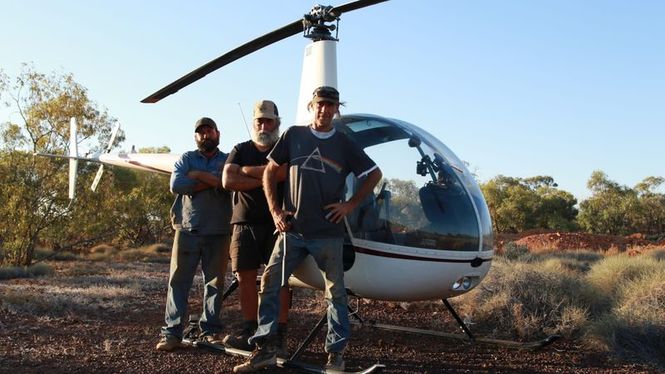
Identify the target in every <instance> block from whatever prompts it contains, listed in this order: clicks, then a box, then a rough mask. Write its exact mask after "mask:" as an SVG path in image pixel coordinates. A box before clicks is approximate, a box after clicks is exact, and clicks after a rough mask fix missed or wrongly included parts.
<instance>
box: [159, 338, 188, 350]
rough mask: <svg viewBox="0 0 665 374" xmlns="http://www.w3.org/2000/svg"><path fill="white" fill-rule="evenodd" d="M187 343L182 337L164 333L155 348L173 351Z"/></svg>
mask: <svg viewBox="0 0 665 374" xmlns="http://www.w3.org/2000/svg"><path fill="white" fill-rule="evenodd" d="M184 347H185V345H184V344H183V343H182V339H180V338H178V337H177V336H173V335H164V336H162V338H161V339H160V340H159V343H157V346H156V347H155V349H157V350H158V351H172V350H174V349H176V348H184Z"/></svg>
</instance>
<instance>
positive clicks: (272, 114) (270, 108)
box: [254, 100, 279, 119]
mask: <svg viewBox="0 0 665 374" xmlns="http://www.w3.org/2000/svg"><path fill="white" fill-rule="evenodd" d="M257 118H269V119H277V118H279V110H277V105H275V103H274V102H272V101H270V100H260V101H257V102H256V104H254V119H257Z"/></svg>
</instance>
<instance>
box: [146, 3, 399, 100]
mask: <svg viewBox="0 0 665 374" xmlns="http://www.w3.org/2000/svg"><path fill="white" fill-rule="evenodd" d="M385 1H388V0H357V1H353V2H350V3H347V4H344V5H340V6H338V7H335V8H333V10H332V12H333V13H334V14H335V15H337V16H338V17H339V16H340V15H341V14H342V13H346V12H350V11H352V10H356V9H360V8H364V7H367V6H370V5H374V4H378V3H382V2H385ZM303 27H304V26H303V22H302V19H299V20H297V21H293V22H291V23H290V24H288V25H286V26H284V27H282V28H279V29H277V30H274V31H271V32H269V33H267V34H265V35H263V36H260V37H258V38H256V39H254V40H252V41H250V42H248V43H245V44H243V45H241V46H240V47H238V48H236V49H234V50H232V51H230V52H227V53H225V54H223V55H221V56H219V57H217V58H216V59H214V60H212V61H210V62H208V63H207V64H205V65H203V66H201V67H200V68H198V69H196V70H194V71H192V72H191V73H189V74H187V75H185V76H183V77H181V78H180V79H178V80H176V81H174V82H172V83H171V84H169V85H168V86H166V87H164V88H162V89H160V90H159V91H157V92H155V93H153V94H152V95H150V96H148V97H146V98H145V99H143V100H141V102H142V103H156V102H158V101H159V100H161V99H163V98H165V97H167V96H169V95H172V94H174V93H176V92H178V91H179V90H180V89H181V88H184V87H187V86H189V85H190V84H192V83H194V82H196V81H197V80H199V79H201V78H203V77H205V76H206V75H208V74H210V73H212V72H213V71H215V70H217V69H219V68H221V67H222V66H225V65H228V64H230V63H232V62H233V61H235V60H237V59H239V58H242V57H244V56H247V55H248V54H250V53H252V52H256V51H258V50H259V49H261V48H263V47H266V46H269V45H270V44H273V43H275V42H278V41H280V40H282V39H286V38H288V37H289V36H292V35H295V34H297V33H299V32H302V31H303Z"/></svg>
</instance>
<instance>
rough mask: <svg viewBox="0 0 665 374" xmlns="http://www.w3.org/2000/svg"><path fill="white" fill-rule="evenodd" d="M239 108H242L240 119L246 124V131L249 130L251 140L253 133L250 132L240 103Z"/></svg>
mask: <svg viewBox="0 0 665 374" xmlns="http://www.w3.org/2000/svg"><path fill="white" fill-rule="evenodd" d="M238 108H240V117H242V122H243V123H244V124H245V129H247V135H249V138H250V139H251V138H252V133H250V132H249V126H247V121H246V120H245V113H244V112H243V111H242V105H240V103H238Z"/></svg>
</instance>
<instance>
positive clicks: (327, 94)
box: [312, 86, 339, 104]
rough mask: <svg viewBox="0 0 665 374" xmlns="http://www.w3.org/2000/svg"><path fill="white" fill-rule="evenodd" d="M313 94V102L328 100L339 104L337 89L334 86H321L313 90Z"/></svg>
mask: <svg viewBox="0 0 665 374" xmlns="http://www.w3.org/2000/svg"><path fill="white" fill-rule="evenodd" d="M313 96H314V97H313V98H312V102H313V103H318V102H320V101H328V102H331V103H335V104H339V91H337V90H336V89H335V87H330V86H321V87H319V88H317V89H315V90H314V93H313Z"/></svg>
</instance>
